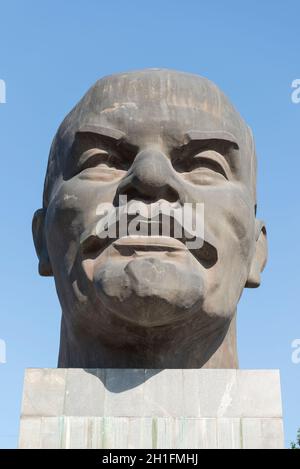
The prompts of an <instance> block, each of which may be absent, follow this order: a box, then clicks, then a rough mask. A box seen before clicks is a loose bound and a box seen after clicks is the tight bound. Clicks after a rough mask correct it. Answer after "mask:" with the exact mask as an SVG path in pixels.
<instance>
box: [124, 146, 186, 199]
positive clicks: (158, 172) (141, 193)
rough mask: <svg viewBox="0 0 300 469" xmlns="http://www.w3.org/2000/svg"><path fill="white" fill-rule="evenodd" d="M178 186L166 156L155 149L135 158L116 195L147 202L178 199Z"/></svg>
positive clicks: (139, 154)
mask: <svg viewBox="0 0 300 469" xmlns="http://www.w3.org/2000/svg"><path fill="white" fill-rule="evenodd" d="M177 186H178V184H177V181H176V178H175V175H174V170H173V167H172V165H171V163H170V161H169V160H168V158H167V156H166V155H165V154H164V153H163V152H162V151H160V150H158V149H156V148H148V149H145V150H142V151H141V152H140V153H138V155H137V156H136V158H135V161H134V163H133V165H132V166H131V168H130V170H129V172H128V174H127V176H126V177H125V178H124V179H123V180H122V181H121V183H120V186H119V188H118V191H117V195H123V194H124V195H125V194H126V195H127V197H128V198H129V200H130V199H133V198H142V199H143V200H147V201H149V202H154V201H155V200H159V199H166V200H168V201H169V202H176V201H177V200H178V199H179V193H178V187H177Z"/></svg>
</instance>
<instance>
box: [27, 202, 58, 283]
mask: <svg viewBox="0 0 300 469" xmlns="http://www.w3.org/2000/svg"><path fill="white" fill-rule="evenodd" d="M45 215H46V210H45V209H42V208H41V209H39V210H37V211H36V212H35V214H34V215H33V220H32V235H33V242H34V246H35V250H36V253H37V256H38V258H39V274H40V275H42V276H44V277H49V276H51V275H53V272H52V267H51V263H50V259H49V255H48V249H47V243H46V237H45Z"/></svg>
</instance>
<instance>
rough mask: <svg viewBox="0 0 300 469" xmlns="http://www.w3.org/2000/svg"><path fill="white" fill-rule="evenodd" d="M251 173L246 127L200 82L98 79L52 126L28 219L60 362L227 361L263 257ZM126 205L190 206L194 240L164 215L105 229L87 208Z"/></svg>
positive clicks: (163, 364) (161, 364) (231, 362)
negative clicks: (37, 203) (39, 197)
mask: <svg viewBox="0 0 300 469" xmlns="http://www.w3.org/2000/svg"><path fill="white" fill-rule="evenodd" d="M255 182H256V156H255V148H254V142H253V137H252V134H251V131H250V129H249V128H248V127H247V125H246V124H245V122H244V121H243V119H242V118H241V117H240V115H239V114H238V113H237V111H236V110H235V109H234V108H233V106H232V105H231V104H230V102H229V101H228V100H227V98H226V97H225V96H224V94H223V93H222V92H221V91H220V90H219V89H218V88H217V87H216V86H215V85H214V84H213V83H211V82H210V81H208V80H207V79H204V78H202V77H199V76H195V75H190V74H186V73H180V72H176V71H171V70H159V69H149V70H142V71H138V72H130V73H123V74H118V75H112V76H109V77H106V78H103V79H101V80H99V81H98V82H97V83H96V84H95V85H94V86H93V87H92V88H91V89H90V90H89V91H88V92H87V94H86V95H85V96H84V97H83V98H82V99H81V101H80V102H79V103H78V104H77V105H76V106H75V108H74V109H73V110H72V111H71V112H70V114H68V116H67V117H66V118H65V120H64V121H63V123H62V124H61V126H60V128H59V129H58V132H57V134H56V136H55V138H54V141H53V144H52V147H51V150H50V156H49V163H48V168H47V175H46V181H45V188H44V198H43V208H42V209H40V210H37V212H36V213H35V215H34V218H33V236H34V243H35V247H36V251H37V254H38V257H39V272H40V274H41V275H47V276H49V275H53V276H54V279H55V283H56V289H57V293H58V296H59V300H60V303H61V307H62V321H61V341H60V352H59V363H58V365H59V366H60V367H84V368H106V367H112V368H113V367H114V368H200V367H210V368H237V367H238V361H237V350H236V330H235V316H236V306H237V303H238V300H239V298H240V296H241V294H242V291H243V289H244V287H257V286H258V285H259V283H260V273H261V271H262V270H263V268H264V265H265V262H266V253H267V247H266V232H265V227H264V225H263V223H262V222H261V221H259V220H258V219H256V194H255V192H256V191H255ZM120 201H121V202H120ZM134 203H137V206H139V207H141V206H143V207H146V208H147V207H148V208H149V207H151V208H154V209H155V208H156V209H157V211H158V212H159V210H158V209H159V207H161V206H162V205H164V207H168V206H169V207H170V208H171V209H172V208H173V209H174V210H177V211H178V210H179V211H180V210H183V208H184V206H186V205H187V204H188V205H189V206H190V207H196V205H197V204H198V205H199V204H201V206H202V207H203V212H202V213H203V214H204V218H203V219H204V223H203V230H202V242H201V243H199V245H197V243H195V246H192V247H190V245H189V243H188V242H187V239H186V237H185V235H184V229H183V230H182V231H181V233H182V236H175V223H174V220H173V223H170V224H169V227H170V232H169V233H168V234H167V235H166V234H165V233H164V232H163V230H161V228H162V226H163V223H164V220H163V218H159V219H158V221H157V220H156V226H158V227H159V231H158V232H156V234H155V235H153V232H152V231H151V230H150V231H149V230H148V228H149V227H150V228H151V218H149V219H147V217H145V218H144V219H143V220H144V221H143V223H144V225H143V228H145V226H146V231H145V229H143V230H142V229H141V224H140V225H139V226H138V227H137V231H138V230H140V233H139V232H138V233H137V234H134V235H133V234H132V233H130V232H128V233H127V232H126V230H125V231H124V226H123V228H122V229H123V231H122V232H121V230H120V229H116V230H115V234H114V235H113V236H103V233H102V232H101V230H100V229H99V223H100V226H102V228H103V227H104V225H103V223H102V225H101V220H102V221H103V219H104V218H105V217H104V215H103V212H101V210H99V207H100V208H101V207H103V206H110V207H111V208H112V211H113V210H114V211H115V213H117V214H119V215H120V213H122V210H124V208H126V207H127V206H130V204H131V206H132V204H134ZM105 204H106V205H105ZM108 212H109V210H108V211H106V215H107V214H108ZM190 213H192V217H193V215H194V214H193V209H192V211H191V212H190ZM195 213H196V209H195ZM131 215H132V214H131ZM169 218H170V219H171V218H172V217H171V216H170V217H169ZM115 220H117V221H116V223H115V228H119V225H120V219H118V216H117V217H116V219H115ZM128 220H129V221H128ZM130 221H132V219H131V218H130V217H129V218H127V221H126V223H129V222H130ZM123 225H124V223H123ZM105 227H106V228H107V226H105ZM105 227H104V228H105ZM126 227H127V224H126ZM104 228H103V229H104ZM147 230H148V231H147ZM190 244H191V243H190ZM196 245H197V246H196Z"/></svg>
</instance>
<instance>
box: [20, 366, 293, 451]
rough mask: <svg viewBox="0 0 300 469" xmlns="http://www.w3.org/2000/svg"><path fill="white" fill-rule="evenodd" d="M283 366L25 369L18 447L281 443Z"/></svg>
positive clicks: (252, 445)
mask: <svg viewBox="0 0 300 469" xmlns="http://www.w3.org/2000/svg"><path fill="white" fill-rule="evenodd" d="M283 444H284V438H283V424H282V407H281V392H280V377H279V372H278V371H277V370H212V369H197V370H196V369H189V370H181V369H167V370H148V369H72V368H70V369H27V370H26V372H25V380H24V392H23V402H22V413H21V423H20V438H19V448H108V449H119V448H121V449H130V448H146V449H152V448H158V449H166V448H169V449H180V448H184V449H201V448H283Z"/></svg>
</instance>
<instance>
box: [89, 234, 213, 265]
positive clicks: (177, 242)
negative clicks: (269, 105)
mask: <svg viewBox="0 0 300 469" xmlns="http://www.w3.org/2000/svg"><path fill="white" fill-rule="evenodd" d="M109 246H111V247H112V248H114V249H115V250H116V251H118V252H119V253H120V254H121V255H122V254H123V255H132V254H134V252H141V251H143V252H155V251H156V252H171V253H172V252H173V253H184V252H189V253H191V254H192V255H193V256H194V257H195V258H196V259H197V260H198V261H199V262H200V264H201V265H202V266H203V267H205V268H207V269H209V268H211V267H213V266H214V265H215V264H216V262H217V260H218V251H217V249H216V248H215V246H214V245H213V244H211V243H209V242H208V241H207V240H204V241H203V245H202V247H201V248H199V249H189V248H188V247H187V246H186V245H185V240H184V239H178V238H172V237H169V236H141V235H131V236H123V237H121V238H117V239H109V240H107V239H106V240H104V239H100V238H99V237H98V236H97V235H95V234H91V233H90V234H89V235H88V236H84V237H83V239H82V240H81V253H82V256H83V258H85V259H86V258H90V259H96V258H98V257H99V256H100V254H101V253H102V252H103V251H104V249H106V248H107V247H109Z"/></svg>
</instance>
